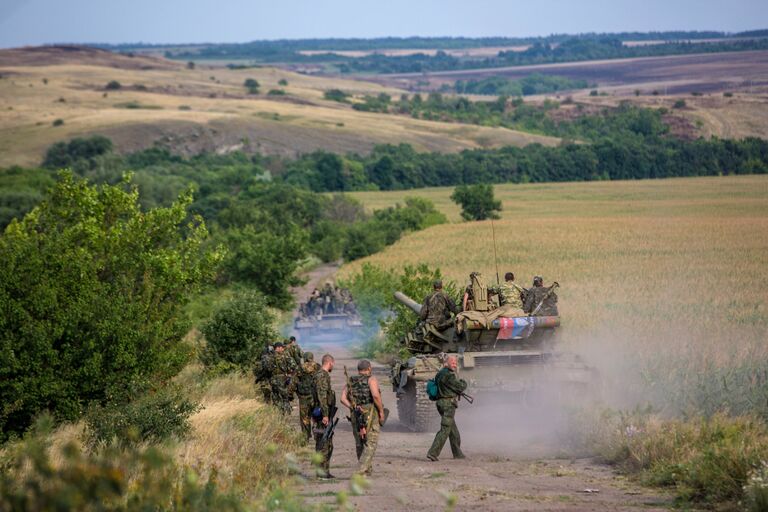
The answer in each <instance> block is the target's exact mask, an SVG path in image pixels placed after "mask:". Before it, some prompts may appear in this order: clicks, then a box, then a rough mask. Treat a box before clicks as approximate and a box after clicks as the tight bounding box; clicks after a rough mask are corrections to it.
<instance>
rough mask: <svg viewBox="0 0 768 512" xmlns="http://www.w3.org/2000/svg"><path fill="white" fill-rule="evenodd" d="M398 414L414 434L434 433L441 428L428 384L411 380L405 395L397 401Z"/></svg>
mask: <svg viewBox="0 0 768 512" xmlns="http://www.w3.org/2000/svg"><path fill="white" fill-rule="evenodd" d="M397 414H398V417H399V418H400V423H402V424H403V425H404V426H405V427H406V428H408V429H409V430H411V431H413V432H433V431H437V429H438V427H439V426H440V415H439V414H438V413H437V409H436V408H435V402H433V401H432V400H430V399H429V397H428V396H427V383H426V382H418V381H414V380H409V381H408V384H406V385H405V393H404V394H403V395H402V396H401V397H400V398H399V399H398V400H397Z"/></svg>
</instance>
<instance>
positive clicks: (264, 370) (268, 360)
mask: <svg viewBox="0 0 768 512" xmlns="http://www.w3.org/2000/svg"><path fill="white" fill-rule="evenodd" d="M272 350H273V349H272V346H271V345H267V346H265V347H264V351H263V352H262V353H261V358H260V359H259V361H258V362H257V363H256V366H254V367H253V376H254V378H255V383H256V387H257V388H259V390H260V391H261V394H262V396H263V397H264V403H266V404H271V403H272V385H271V384H270V381H271V380H272V370H273V365H274V354H273V353H272Z"/></svg>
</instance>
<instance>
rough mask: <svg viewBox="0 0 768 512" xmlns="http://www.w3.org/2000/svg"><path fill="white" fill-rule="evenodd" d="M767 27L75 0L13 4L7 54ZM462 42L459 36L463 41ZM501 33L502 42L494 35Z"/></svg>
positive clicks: (590, 0)
mask: <svg viewBox="0 0 768 512" xmlns="http://www.w3.org/2000/svg"><path fill="white" fill-rule="evenodd" d="M766 26H768V4H765V3H763V2H757V1H756V0H733V1H732V2H729V4H728V9H727V10H723V8H722V2H721V1H719V0H679V1H678V2H674V3H670V2H668V1H666V0H647V2H646V3H645V4H644V6H643V9H642V10H638V9H637V7H636V4H635V3H634V2H630V1H629V0H615V1H614V2H612V3H611V4H609V5H603V4H602V3H601V2H600V1H599V0H581V1H579V2H573V1H569V0H542V1H541V2H539V3H538V4H537V5H532V4H531V3H529V2H522V1H515V0H512V1H509V0H507V1H504V0H481V1H480V2H478V3H477V4H476V5H475V6H473V8H472V9H468V8H467V7H466V5H465V4H464V3H463V2H460V1H458V0H421V1H420V2H416V3H414V2H408V1H407V0H391V1H390V2H388V3H387V5H386V8H383V7H381V6H379V5H377V4H374V3H369V4H367V5H362V6H361V5H360V3H359V2H353V1H352V0H331V1H330V2H326V3H324V4H322V5H320V4H317V3H316V2H311V1H310V0H290V1H288V2H285V3H282V4H280V5H275V4H271V3H266V2H258V1H257V2H253V1H248V0H229V1H224V2H211V1H208V0H194V1H193V0H186V1H185V0H166V1H165V2H162V3H158V2H154V1H151V0H135V1H134V2H133V3H132V4H130V5H125V4H111V3H102V2H95V1H93V0H71V1H70V2H67V3H66V5H64V4H63V3H60V2H56V1H55V0H6V1H5V2H4V3H3V4H2V5H0V47H2V48H13V47H20V46H39V45H52V44H85V45H129V44H134V45H136V44H143V45H190V44H238V43H246V42H255V41H295V40H316V39H381V38H387V37H391V38H409V37H421V38H435V37H453V38H469V39H478V38H488V37H505V38H541V37H548V36H551V35H562V34H567V35H578V34H592V33H596V34H615V33H622V32H638V33H654V32H669V31H684V32H691V31H700V32H707V31H715V32H723V33H726V34H734V33H739V32H745V31H751V30H759V29H761V27H766ZM459 34H460V35H459ZM492 34H493V35H492Z"/></svg>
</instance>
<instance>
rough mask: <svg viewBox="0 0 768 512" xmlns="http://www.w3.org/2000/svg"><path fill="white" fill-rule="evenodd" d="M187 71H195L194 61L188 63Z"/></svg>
mask: <svg viewBox="0 0 768 512" xmlns="http://www.w3.org/2000/svg"><path fill="white" fill-rule="evenodd" d="M187 69H195V63H194V61H191V60H190V61H187Z"/></svg>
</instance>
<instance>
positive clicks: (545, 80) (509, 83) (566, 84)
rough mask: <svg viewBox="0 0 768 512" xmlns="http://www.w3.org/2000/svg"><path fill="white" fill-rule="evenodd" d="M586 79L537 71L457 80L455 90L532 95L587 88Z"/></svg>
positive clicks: (475, 92)
mask: <svg viewBox="0 0 768 512" xmlns="http://www.w3.org/2000/svg"><path fill="white" fill-rule="evenodd" d="M587 87H589V84H588V83H587V81H586V80H571V79H570V78H565V77H561V76H549V75H542V74H539V73H535V74H533V75H530V76H527V77H525V78H522V79H520V80H509V79H507V78H504V77H490V78H484V79H482V80H468V81H466V82H465V81H463V80H459V81H457V82H456V83H455V84H454V86H453V90H454V91H455V92H457V93H459V94H487V95H501V96H530V95H532V94H547V93H553V92H558V91H564V90H570V89H586V88H587Z"/></svg>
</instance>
